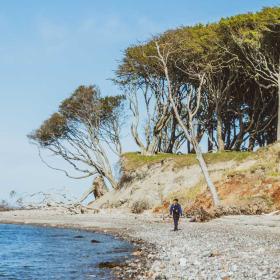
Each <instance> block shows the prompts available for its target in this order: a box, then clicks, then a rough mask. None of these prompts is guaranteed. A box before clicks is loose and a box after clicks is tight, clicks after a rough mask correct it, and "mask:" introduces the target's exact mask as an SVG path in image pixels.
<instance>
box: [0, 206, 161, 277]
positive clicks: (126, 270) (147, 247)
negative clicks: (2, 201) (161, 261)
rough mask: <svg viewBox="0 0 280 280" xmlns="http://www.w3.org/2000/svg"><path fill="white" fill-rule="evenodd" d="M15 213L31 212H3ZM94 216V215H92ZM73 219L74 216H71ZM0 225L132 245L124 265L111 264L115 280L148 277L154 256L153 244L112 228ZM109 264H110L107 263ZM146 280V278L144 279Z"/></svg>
mask: <svg viewBox="0 0 280 280" xmlns="http://www.w3.org/2000/svg"><path fill="white" fill-rule="evenodd" d="M15 211H32V210H9V211H3V212H2V213H4V212H6V213H7V212H15ZM93 215H95V214H93ZM73 216H74V217H75V215H73ZM0 224H13V225H25V226H37V227H42V228H45V227H46V228H58V229H76V230H81V231H87V232H93V233H100V234H105V235H111V236H113V237H116V238H118V239H120V240H124V241H127V242H128V243H130V244H132V245H133V251H132V252H131V254H130V256H129V259H128V260H126V261H125V262H124V263H114V262H113V263H112V264H113V267H108V268H107V269H111V271H112V273H113V275H114V279H115V280H134V279H139V275H140V276H141V274H142V275H143V276H148V275H149V268H148V265H147V256H149V261H154V260H155V258H154V257H152V256H156V254H157V253H156V251H155V250H156V248H155V246H154V245H153V244H150V243H148V242H145V241H144V240H142V239H139V238H135V237H133V236H131V235H130V234H129V233H128V232H127V231H126V230H123V229H122V230H117V229H114V228H100V227H94V226H90V227H82V226H81V225H79V224H75V225H74V224H61V223H59V224H54V223H40V222H37V223H35V222H25V221H13V220H2V219H0ZM109 263H110V262H109ZM145 279H146V278H145Z"/></svg>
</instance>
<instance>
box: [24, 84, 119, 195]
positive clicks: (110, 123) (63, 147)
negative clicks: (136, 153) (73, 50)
mask: <svg viewBox="0 0 280 280" xmlns="http://www.w3.org/2000/svg"><path fill="white" fill-rule="evenodd" d="M122 100H123V97H122V96H108V97H104V98H102V97H101V96H100V92H99V90H98V88H96V87H94V86H89V87H85V86H80V87H79V88H78V89H77V90H76V91H75V92H74V93H73V94H72V95H71V96H70V97H69V98H67V99H65V100H64V101H63V102H62V103H61V105H60V107H59V111H58V112H57V113H54V114H53V115H52V116H51V117H50V118H49V119H47V120H46V121H45V122H44V123H43V124H42V125H41V127H40V128H39V129H37V130H35V131H34V132H33V133H32V134H30V135H29V136H28V137H29V139H31V140H32V142H33V143H35V144H36V145H37V147H38V148H39V155H40V158H41V159H42V161H43V162H44V163H45V164H46V165H47V166H48V167H50V168H52V169H55V170H59V171H62V172H64V174H65V175H66V176H68V177H70V178H74V179H82V178H87V177H96V176H97V175H99V176H102V177H103V178H105V179H106V180H107V181H108V182H109V183H110V185H111V187H113V188H117V186H118V182H117V180H116V179H115V177H114V174H113V171H112V167H111V162H110V160H109V158H108V152H112V153H114V154H116V155H117V156H120V155H121V152H122V149H121V143H120V126H121V124H122V122H121V116H122V105H121V104H122ZM41 149H45V150H48V151H50V152H52V153H53V154H54V155H55V156H58V157H60V158H62V159H63V160H65V161H66V162H67V163H68V164H69V166H70V167H72V170H73V171H75V172H76V173H79V174H80V175H74V174H72V173H71V172H70V171H69V170H65V169H61V168H56V167H53V166H51V165H50V164H49V163H47V162H46V161H45V160H44V159H43V157H42V154H41ZM91 190H92V188H91Z"/></svg>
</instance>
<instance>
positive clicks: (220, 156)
mask: <svg viewBox="0 0 280 280" xmlns="http://www.w3.org/2000/svg"><path fill="white" fill-rule="evenodd" d="M122 157H123V159H124V161H125V162H124V164H125V169H126V170H137V169H138V168H141V167H142V166H147V165H152V164H157V163H161V162H163V161H167V160H170V161H172V163H174V168H182V167H186V166H191V165H195V164H197V160H196V155H195V154H185V155H176V154H162V153H159V154H156V155H153V156H143V155H140V154H139V153H125V154H123V156H122ZM248 157H255V153H253V152H237V151H232V152H219V153H207V154H204V158H205V161H206V163H207V164H214V163H219V162H226V161H230V160H233V161H237V162H242V161H244V160H246V159H247V158H248Z"/></svg>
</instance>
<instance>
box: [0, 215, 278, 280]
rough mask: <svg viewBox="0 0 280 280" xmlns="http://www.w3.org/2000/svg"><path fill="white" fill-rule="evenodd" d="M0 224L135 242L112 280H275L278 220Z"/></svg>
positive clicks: (53, 218) (26, 218)
mask: <svg viewBox="0 0 280 280" xmlns="http://www.w3.org/2000/svg"><path fill="white" fill-rule="evenodd" d="M0 223H24V224H37V225H42V226H54V227H71V228H80V229H86V230H94V231H102V232H107V233H112V234H115V235H118V236H120V237H122V238H125V239H127V240H129V241H131V242H134V243H135V252H134V253H133V255H134V258H133V259H132V260H130V261H129V262H128V263H126V264H120V266H117V267H115V268H114V270H115V275H116V279H157V280H159V279H172V280H177V279H178V280H179V279H188V280H189V279H224V280H226V279H238V280H240V279H259V280H264V279H269V280H273V279H280V216H279V215H278V216H277V215H275V216H274V215H262V216H228V217H222V218H219V219H216V220H212V221H210V222H207V223H190V222H189V221H188V219H184V218H183V219H182V220H181V223H180V226H179V228H180V230H179V231H178V232H174V231H172V221H171V220H169V219H165V220H164V221H163V220H162V218H161V217H160V216H156V215H153V214H151V213H145V214H141V215H134V214H131V213H127V212H126V211H119V210H102V211H101V212H100V213H98V214H91V213H86V214H78V215H70V214H65V213H63V212H61V211H58V210H17V211H9V212H1V213H0Z"/></svg>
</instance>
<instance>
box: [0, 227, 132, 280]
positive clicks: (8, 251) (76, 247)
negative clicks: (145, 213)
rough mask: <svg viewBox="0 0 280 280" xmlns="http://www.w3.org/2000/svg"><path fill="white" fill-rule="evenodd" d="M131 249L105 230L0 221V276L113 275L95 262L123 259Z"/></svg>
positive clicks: (17, 279)
mask: <svg viewBox="0 0 280 280" xmlns="http://www.w3.org/2000/svg"><path fill="white" fill-rule="evenodd" d="M96 241H97V242H96ZM131 250H132V245H130V244H129V243H127V242H125V241H122V240H120V239H117V238H115V237H113V236H110V235H106V234H99V233H93V232H89V231H80V230H73V229H58V228H46V227H37V226H30V225H6V224H0V279H1V280H2V279H7V280H10V279H11V280H12V279H13V280H25V279H27V280H33V279H40V280H44V279H67V280H68V279H98V280H99V279H114V277H113V275H112V272H111V270H110V269H101V268H99V267H98V264H99V263H101V262H123V261H125V259H127V258H129V257H130V253H131Z"/></svg>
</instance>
